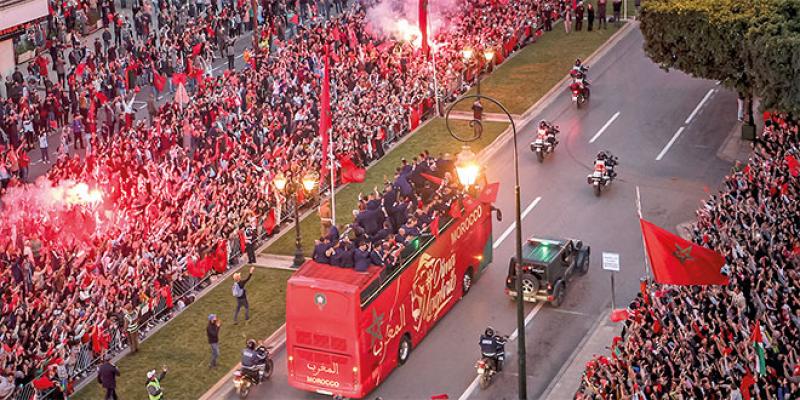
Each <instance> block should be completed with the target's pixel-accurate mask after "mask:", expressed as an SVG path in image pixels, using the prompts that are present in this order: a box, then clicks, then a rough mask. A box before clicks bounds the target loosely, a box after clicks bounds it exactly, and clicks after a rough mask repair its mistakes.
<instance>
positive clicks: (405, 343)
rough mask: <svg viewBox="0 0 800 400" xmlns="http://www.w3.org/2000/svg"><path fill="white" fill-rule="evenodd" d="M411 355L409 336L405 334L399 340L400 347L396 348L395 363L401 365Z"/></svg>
mask: <svg viewBox="0 0 800 400" xmlns="http://www.w3.org/2000/svg"><path fill="white" fill-rule="evenodd" d="M410 355H411V336H409V335H408V334H407V333H406V334H405V335H403V338H402V339H400V346H398V348H397V363H398V364H400V365H403V364H405V363H406V361H408V356H410Z"/></svg>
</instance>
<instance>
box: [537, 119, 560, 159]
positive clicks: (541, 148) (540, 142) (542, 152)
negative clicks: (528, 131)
mask: <svg viewBox="0 0 800 400" xmlns="http://www.w3.org/2000/svg"><path fill="white" fill-rule="evenodd" d="M549 129H552V130H553V132H554V134H557V133H558V132H559V131H558V127H557V126H551V127H549V128H548V130H549ZM547 136H548V131H542V130H539V131H538V132H537V134H536V139H534V141H533V142H531V151H532V152H534V153H536V159H537V160H539V162H543V161H544V156H546V155H548V154H550V153H552V152H553V151H555V149H556V146H557V145H558V140H556V141H554V142H552V143H551V142H550V141H549V140H547Z"/></svg>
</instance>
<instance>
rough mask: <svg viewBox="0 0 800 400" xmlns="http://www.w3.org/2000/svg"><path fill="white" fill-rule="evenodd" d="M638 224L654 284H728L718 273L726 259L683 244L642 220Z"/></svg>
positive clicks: (706, 250)
mask: <svg viewBox="0 0 800 400" xmlns="http://www.w3.org/2000/svg"><path fill="white" fill-rule="evenodd" d="M639 222H640V223H641V226H642V235H643V236H644V245H645V248H646V249H647V255H648V257H649V258H650V265H651V266H652V267H653V275H654V277H655V281H656V282H658V283H661V284H667V285H727V284H728V277H727V276H725V275H723V274H722V272H721V270H722V266H723V265H725V259H724V258H723V257H722V256H721V255H719V254H718V253H717V252H715V251H713V250H711V249H707V248H705V247H702V246H699V245H697V244H694V243H692V242H689V241H688V240H684V239H682V238H681V237H679V236H677V235H674V234H672V233H670V232H668V231H667V230H665V229H662V228H660V227H658V226H656V225H654V224H653V223H651V222H649V221H645V220H644V219H640V220H639Z"/></svg>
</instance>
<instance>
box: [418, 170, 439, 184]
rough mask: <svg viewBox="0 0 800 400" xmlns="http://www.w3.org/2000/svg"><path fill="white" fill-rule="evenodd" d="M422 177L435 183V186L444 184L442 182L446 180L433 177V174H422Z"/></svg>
mask: <svg viewBox="0 0 800 400" xmlns="http://www.w3.org/2000/svg"><path fill="white" fill-rule="evenodd" d="M420 175H421V176H422V177H423V178H425V179H427V180H429V181H431V182H433V184H435V185H441V184H442V181H444V179H442V178H439V177H438V176H433V175H431V174H426V173H425V172H423V173H421V174H420Z"/></svg>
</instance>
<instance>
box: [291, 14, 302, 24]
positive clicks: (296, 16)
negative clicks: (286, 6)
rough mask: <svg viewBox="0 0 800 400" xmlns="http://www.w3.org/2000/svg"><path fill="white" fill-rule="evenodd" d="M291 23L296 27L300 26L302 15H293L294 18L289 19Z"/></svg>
mask: <svg viewBox="0 0 800 400" xmlns="http://www.w3.org/2000/svg"><path fill="white" fill-rule="evenodd" d="M289 21H290V22H291V23H293V24H295V25H299V24H300V14H294V15H292V17H291V18H289Z"/></svg>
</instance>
